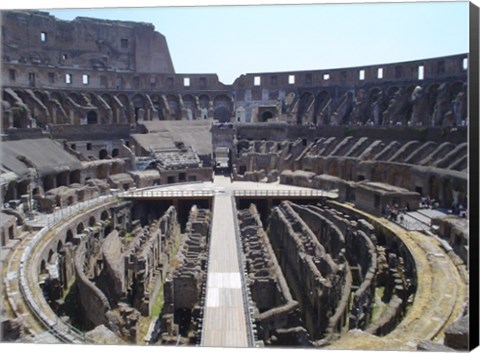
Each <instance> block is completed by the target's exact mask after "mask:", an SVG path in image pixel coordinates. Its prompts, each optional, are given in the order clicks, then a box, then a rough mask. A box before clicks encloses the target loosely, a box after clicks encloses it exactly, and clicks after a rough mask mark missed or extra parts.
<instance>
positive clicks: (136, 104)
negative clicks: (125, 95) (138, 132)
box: [132, 94, 145, 121]
mask: <svg viewBox="0 0 480 353" xmlns="http://www.w3.org/2000/svg"><path fill="white" fill-rule="evenodd" d="M132 102H133V109H134V116H135V121H138V119H141V118H145V116H143V117H142V116H140V114H141V113H140V111H141V110H143V114H145V97H144V96H143V95H141V94H136V95H134V96H133V98H132Z"/></svg>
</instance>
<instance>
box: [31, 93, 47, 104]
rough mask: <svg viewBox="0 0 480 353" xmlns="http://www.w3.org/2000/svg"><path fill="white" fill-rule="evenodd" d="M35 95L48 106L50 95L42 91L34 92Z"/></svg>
mask: <svg viewBox="0 0 480 353" xmlns="http://www.w3.org/2000/svg"><path fill="white" fill-rule="evenodd" d="M33 94H34V95H35V97H37V98H38V100H40V101H41V102H42V103H43V104H44V105H47V103H48V100H49V97H48V94H47V93H45V92H42V91H34V92H33Z"/></svg>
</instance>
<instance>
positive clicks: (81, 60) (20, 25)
mask: <svg viewBox="0 0 480 353" xmlns="http://www.w3.org/2000/svg"><path fill="white" fill-rule="evenodd" d="M2 25H3V26H4V27H3V28H4V31H3V34H4V35H3V55H4V58H5V59H4V60H5V61H7V62H10V63H18V64H24V65H25V64H27V65H32V64H34V65H40V66H46V65H50V66H52V67H57V68H72V67H82V68H87V69H89V70H94V69H103V70H105V69H106V70H113V69H121V70H127V71H138V72H152V73H153V72H164V73H173V72H174V69H173V64H172V60H171V58H170V53H169V50H168V46H167V43H166V39H165V37H164V36H162V35H161V34H160V33H158V32H155V30H154V27H153V25H151V24H146V23H135V22H126V21H108V20H99V19H93V18H82V17H77V18H76V19H75V20H73V21H63V20H58V19H56V18H55V17H53V16H51V15H49V14H48V13H47V12H40V11H3V12H2ZM146 53H148V55H146ZM27 77H28V76H27ZM18 78H19V79H20V77H18ZM27 82H28V81H27ZM30 82H31V81H30Z"/></svg>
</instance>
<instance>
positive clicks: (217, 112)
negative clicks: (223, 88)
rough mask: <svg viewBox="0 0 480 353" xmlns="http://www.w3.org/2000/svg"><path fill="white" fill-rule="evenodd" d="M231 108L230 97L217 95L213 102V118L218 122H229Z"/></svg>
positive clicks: (231, 112)
mask: <svg viewBox="0 0 480 353" xmlns="http://www.w3.org/2000/svg"><path fill="white" fill-rule="evenodd" d="M232 114H233V107H232V101H231V99H230V97H228V96H227V95H224V94H222V95H219V96H217V97H215V99H214V100H213V118H214V119H216V120H218V121H219V122H222V123H225V122H230V121H231V119H232Z"/></svg>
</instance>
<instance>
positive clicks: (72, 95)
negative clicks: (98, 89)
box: [68, 92, 82, 105]
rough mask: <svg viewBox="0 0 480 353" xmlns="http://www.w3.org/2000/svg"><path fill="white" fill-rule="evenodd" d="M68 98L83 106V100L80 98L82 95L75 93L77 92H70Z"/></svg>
mask: <svg viewBox="0 0 480 353" xmlns="http://www.w3.org/2000/svg"><path fill="white" fill-rule="evenodd" d="M68 98H70V99H71V100H73V101H74V102H75V103H77V104H79V105H81V104H82V99H81V97H80V95H79V94H78V93H75V92H70V93H69V94H68Z"/></svg>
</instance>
